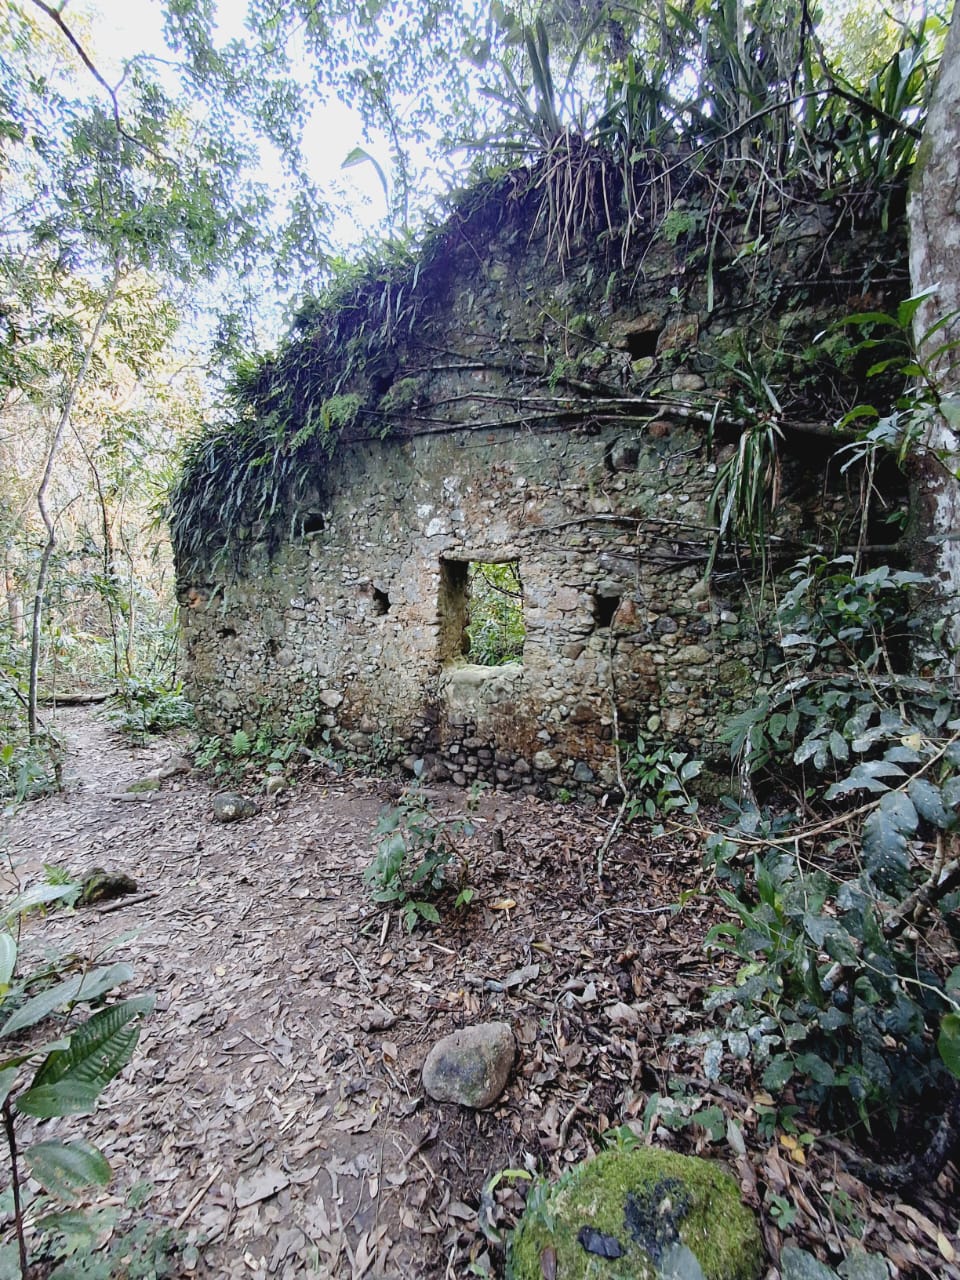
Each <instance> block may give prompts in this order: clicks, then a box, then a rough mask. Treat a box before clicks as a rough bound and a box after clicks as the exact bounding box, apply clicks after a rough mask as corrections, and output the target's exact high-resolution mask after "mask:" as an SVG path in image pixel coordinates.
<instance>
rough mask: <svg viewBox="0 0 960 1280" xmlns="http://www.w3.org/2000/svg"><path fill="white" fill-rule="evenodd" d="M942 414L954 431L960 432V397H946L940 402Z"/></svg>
mask: <svg viewBox="0 0 960 1280" xmlns="http://www.w3.org/2000/svg"><path fill="white" fill-rule="evenodd" d="M940 412H941V413H942V414H943V416H944V417H945V418H946V420H947V422H948V423H949V424H950V426H951V427H952V428H953V429H954V431H960V395H949V396H944V397H943V398H942V399H941V401H940Z"/></svg>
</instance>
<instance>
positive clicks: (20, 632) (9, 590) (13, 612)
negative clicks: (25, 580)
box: [3, 565, 25, 644]
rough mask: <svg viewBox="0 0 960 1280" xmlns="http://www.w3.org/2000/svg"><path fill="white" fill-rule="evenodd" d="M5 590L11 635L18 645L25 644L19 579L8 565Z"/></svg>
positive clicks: (4, 573)
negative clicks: (18, 585)
mask: <svg viewBox="0 0 960 1280" xmlns="http://www.w3.org/2000/svg"><path fill="white" fill-rule="evenodd" d="M3 575H4V590H5V592H6V596H7V616H8V617H9V619H10V635H11V636H12V637H13V639H14V640H15V641H16V643H17V644H23V641H24V638H25V632H24V629H23V599H22V598H21V595H20V591H19V589H18V587H17V579H16V575H15V574H14V572H13V570H12V569H11V568H10V566H9V565H7V566H6V567H5V568H4V571H3Z"/></svg>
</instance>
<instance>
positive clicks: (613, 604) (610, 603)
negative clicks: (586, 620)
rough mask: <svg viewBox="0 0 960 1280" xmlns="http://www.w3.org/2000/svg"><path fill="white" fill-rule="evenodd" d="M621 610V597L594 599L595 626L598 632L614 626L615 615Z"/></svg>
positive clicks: (597, 596) (598, 596)
mask: <svg viewBox="0 0 960 1280" xmlns="http://www.w3.org/2000/svg"><path fill="white" fill-rule="evenodd" d="M619 608H620V596H601V595H596V596H594V597H593V624H594V626H595V627H596V628H597V630H598V631H601V630H605V629H606V628H609V627H610V626H611V625H612V624H613V618H614V614H615V613H616V612H617V610H618V609H619Z"/></svg>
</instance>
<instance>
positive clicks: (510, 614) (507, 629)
mask: <svg viewBox="0 0 960 1280" xmlns="http://www.w3.org/2000/svg"><path fill="white" fill-rule="evenodd" d="M439 603H440V610H439V612H440V623H441V640H440V643H441V658H442V660H443V661H444V662H453V661H457V660H458V659H464V658H465V659H466V661H467V662H472V663H475V664H476V665H477V666H481V667H498V666H502V665H503V664H504V663H506V662H519V661H520V660H521V659H522V657H523V642H524V639H525V634H526V633H525V629H524V625H523V583H522V581H521V578H520V563H519V561H517V560H501V561H482V560H469V561H468V560H442V561H441V562H440V602H439Z"/></svg>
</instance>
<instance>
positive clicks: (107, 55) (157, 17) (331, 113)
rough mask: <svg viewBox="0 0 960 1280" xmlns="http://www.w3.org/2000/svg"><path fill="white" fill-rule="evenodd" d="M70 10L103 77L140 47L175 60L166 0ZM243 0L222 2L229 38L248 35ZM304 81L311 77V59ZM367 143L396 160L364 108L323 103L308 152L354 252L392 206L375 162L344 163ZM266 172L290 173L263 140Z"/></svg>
mask: <svg viewBox="0 0 960 1280" xmlns="http://www.w3.org/2000/svg"><path fill="white" fill-rule="evenodd" d="M65 13H66V17H67V19H68V20H70V18H71V16H72V15H79V14H83V15H85V18H84V26H86V25H87V23H89V28H88V29H89V31H90V40H91V44H92V49H93V51H94V53H95V56H96V61H97V62H98V64H102V65H99V67H98V69H100V70H102V71H104V74H105V78H106V79H107V80H108V82H110V83H111V84H115V83H116V81H117V80H118V79H119V77H120V74H121V66H122V63H123V60H124V59H125V58H127V59H129V58H131V57H133V56H135V55H136V54H138V53H146V54H148V55H151V56H154V57H157V58H160V59H171V57H172V55H171V53H170V51H169V49H168V47H167V45H166V43H165V41H164V37H163V6H162V5H161V4H160V3H159V0H74V2H73V3H71V2H70V0H68V3H67V6H66V10H65ZM245 15H246V2H245V0H222V3H220V4H219V5H217V19H218V32H219V33H220V34H222V35H223V36H224V37H225V38H230V39H232V38H236V39H241V40H242V39H243V37H244V19H245ZM302 71H303V78H304V80H308V79H309V71H308V69H307V67H306V66H304V67H303V68H302ZM358 146H362V147H363V148H364V149H365V150H367V151H369V152H370V153H371V154H372V155H373V156H374V157H375V158H376V159H377V161H378V163H380V164H381V166H382V167H383V169H384V170H386V171H388V170H389V167H390V158H389V150H388V147H387V146H386V145H385V144H384V143H381V142H380V140H378V139H372V140H371V139H367V138H365V137H364V133H363V124H362V121H361V120H360V117H359V114H358V113H357V112H356V111H354V110H353V109H352V108H351V107H350V106H348V105H347V104H346V103H343V102H341V101H338V100H333V101H330V102H327V103H326V104H324V105H323V106H322V107H318V108H317V109H316V111H315V112H314V114H313V117H312V118H311V121H310V124H309V126H308V129H307V131H306V138H305V151H306V154H307V158H308V161H309V163H310V166H311V171H312V172H311V176H312V177H313V178H314V180H315V181H316V182H317V184H318V186H319V187H320V188H321V190H322V191H323V192H324V193H325V194H326V195H327V197H328V199H329V200H330V202H331V205H332V206H333V207H334V208H335V209H336V216H335V217H334V220H333V223H332V226H331V229H330V240H331V244H332V246H333V247H334V249H335V250H337V251H339V252H342V253H345V254H346V255H347V256H349V255H350V251H351V250H352V249H354V248H356V247H357V246H358V245H359V244H360V243H361V242H362V240H363V239H364V238H365V237H366V236H367V235H369V234H370V233H371V232H372V231H374V230H375V229H376V228H377V226H378V225H380V224H381V223H382V221H383V219H384V218H385V216H386V213H387V205H386V199H385V195H384V190H383V186H382V185H381V181H380V179H379V178H378V176H377V174H376V171H375V169H374V166H373V165H372V164H361V165H355V166H352V167H350V168H348V169H344V168H343V167H342V165H343V161H344V160H345V159H346V157H347V156H348V155H349V154H350V152H351V151H352V150H353V149H354V148H356V147H358ZM259 149H260V153H261V159H262V167H261V172H260V176H261V178H262V180H263V181H264V182H266V183H267V184H268V185H269V186H271V187H273V188H274V189H279V188H282V187H283V185H284V177H283V173H282V170H281V166H280V164H279V162H278V160H277V159H276V157H274V156H271V155H270V154H269V150H268V149H267V148H266V147H265V146H264V144H263V143H262V142H261V143H260V147H259Z"/></svg>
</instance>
